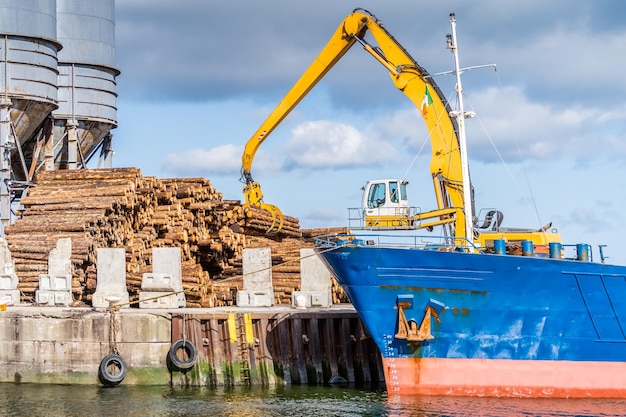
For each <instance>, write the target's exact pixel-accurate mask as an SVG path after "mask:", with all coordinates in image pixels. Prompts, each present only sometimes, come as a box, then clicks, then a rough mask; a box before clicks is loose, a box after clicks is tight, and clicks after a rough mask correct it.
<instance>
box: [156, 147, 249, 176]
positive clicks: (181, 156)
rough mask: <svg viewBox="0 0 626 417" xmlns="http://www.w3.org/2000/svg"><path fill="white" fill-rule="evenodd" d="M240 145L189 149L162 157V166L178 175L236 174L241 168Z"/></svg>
mask: <svg viewBox="0 0 626 417" xmlns="http://www.w3.org/2000/svg"><path fill="white" fill-rule="evenodd" d="M241 153H242V147H240V146H235V145H221V146H217V147H215V148H212V149H209V150H205V149H201V148H195V149H189V150H187V151H185V152H182V153H170V154H167V155H165V157H164V158H163V168H164V169H166V170H168V171H172V172H175V173H177V174H180V175H197V174H201V173H202V174H207V173H215V174H236V173H238V172H239V171H240V169H241Z"/></svg>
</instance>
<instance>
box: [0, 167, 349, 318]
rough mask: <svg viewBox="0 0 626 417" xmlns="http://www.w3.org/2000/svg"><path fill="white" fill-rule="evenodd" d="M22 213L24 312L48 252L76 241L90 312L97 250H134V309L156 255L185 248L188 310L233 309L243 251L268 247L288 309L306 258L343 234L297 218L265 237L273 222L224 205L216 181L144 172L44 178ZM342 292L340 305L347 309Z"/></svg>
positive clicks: (278, 297) (19, 259)
mask: <svg viewBox="0 0 626 417" xmlns="http://www.w3.org/2000/svg"><path fill="white" fill-rule="evenodd" d="M21 204H22V206H23V209H21V210H20V211H19V212H18V214H17V220H16V221H15V223H14V224H13V225H11V226H8V227H7V228H6V230H5V235H6V239H7V243H8V245H9V249H10V251H11V255H12V256H13V260H14V262H15V271H16V274H17V275H18V278H19V287H18V288H19V289H20V290H21V292H22V295H23V301H25V302H28V301H32V300H33V299H34V293H35V290H36V289H37V287H38V283H39V275H40V274H45V273H47V269H48V264H47V261H48V254H49V252H50V250H52V249H53V248H54V247H55V246H56V242H57V240H58V239H60V238H66V237H69V238H71V239H72V264H73V280H72V292H73V293H74V298H75V299H76V300H77V303H86V304H89V303H90V300H91V297H92V295H93V293H94V291H95V289H96V282H97V281H96V277H97V271H96V253H97V248H99V247H103V248H125V249H126V271H127V272H126V277H127V287H128V289H129V292H130V295H131V300H137V298H138V291H139V290H140V288H141V279H142V276H143V273H145V272H151V271H152V266H151V264H152V259H151V258H152V256H151V255H152V248H154V247H171V246H176V247H180V248H181V256H182V266H183V270H182V276H183V288H184V290H185V295H186V299H187V306H188V307H214V306H220V305H232V304H234V301H235V293H236V290H237V289H241V288H242V282H243V277H242V268H241V259H242V250H243V248H244V247H268V246H269V247H271V249H272V263H273V265H275V268H274V270H273V272H272V274H273V284H274V288H275V302H276V303H277V304H286V303H290V302H291V293H292V292H293V291H294V290H298V289H299V286H300V264H299V261H298V259H299V250H300V248H304V247H312V246H313V243H312V239H311V238H312V237H314V236H315V235H320V234H326V233H329V232H345V229H340V230H334V229H332V230H331V229H316V230H305V231H303V230H301V229H300V226H299V221H298V219H297V218H295V217H289V216H285V218H284V223H283V227H282V229H281V231H280V232H279V233H277V234H274V235H266V230H267V228H268V226H269V225H271V224H272V222H273V219H272V217H271V215H270V214H269V213H267V212H265V211H263V210H260V209H257V208H254V207H252V208H250V207H246V208H244V207H242V205H241V203H240V202H239V201H238V200H224V199H223V198H222V194H221V193H219V192H217V191H216V190H215V188H214V187H213V186H212V185H211V183H210V182H209V181H208V180H206V179H204V178H174V179H157V178H155V177H144V176H142V174H141V172H140V170H139V169H137V168H115V169H97V170H63V171H49V172H43V173H40V174H38V177H37V181H36V186H34V187H32V188H31V189H30V190H29V193H28V195H27V196H26V197H24V198H22V200H21ZM303 235H304V237H303ZM334 287H335V291H334V292H333V297H334V298H335V301H336V302H346V301H347V300H346V298H345V295H344V294H343V292H342V291H341V290H340V289H339V288H338V287H337V286H336V285H335V286H334Z"/></svg>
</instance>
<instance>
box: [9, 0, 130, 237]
mask: <svg viewBox="0 0 626 417" xmlns="http://www.w3.org/2000/svg"><path fill="white" fill-rule="evenodd" d="M0 36H1V39H0V221H1V223H2V234H4V232H3V230H4V227H6V226H7V225H9V224H10V223H11V211H12V207H13V206H14V205H15V204H16V203H17V202H19V200H20V199H21V197H22V196H24V195H25V194H26V191H27V190H28V187H29V186H31V185H32V181H33V178H34V176H35V175H36V173H37V172H39V171H41V170H57V169H78V168H85V167H86V164H87V162H88V161H89V160H90V159H91V158H92V157H93V156H94V155H95V154H96V152H97V151H98V150H99V149H100V150H101V152H100V157H101V159H102V160H101V163H102V166H103V167H110V166H111V155H112V151H111V133H110V132H111V130H112V129H113V128H115V127H116V126H117V121H116V110H117V109H116V98H117V94H116V77H117V76H118V75H119V71H118V70H117V69H116V68H115V0H99V1H97V2H85V1H81V0H49V1H45V2H42V1H38V0H4V1H3V2H2V4H0Z"/></svg>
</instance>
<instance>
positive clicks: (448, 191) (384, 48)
mask: <svg viewBox="0 0 626 417" xmlns="http://www.w3.org/2000/svg"><path fill="white" fill-rule="evenodd" d="M368 31H369V32H370V33H371V35H372V37H373V38H374V39H375V40H376V42H377V43H378V46H372V45H370V44H369V43H368V42H367V41H366V40H365V35H366V33H367V32H368ZM357 42H358V43H360V44H361V45H362V46H363V48H364V49H365V50H366V51H367V52H369V53H370V54H371V55H372V56H373V57H374V58H375V59H376V60H377V61H378V62H380V63H381V64H382V65H383V66H384V67H385V68H386V69H387V70H388V71H389V74H390V76H391V79H392V81H393V83H394V85H395V86H396V88H398V89H399V90H400V91H402V92H403V93H404V94H405V95H406V96H407V97H408V98H409V99H410V100H411V101H412V102H413V103H414V104H415V106H416V107H417V108H418V109H420V111H421V112H422V115H423V118H424V121H425V122H426V126H427V128H428V132H429V135H430V140H431V145H432V159H431V164H430V169H431V173H432V176H433V183H434V186H435V195H436V199H437V206H438V209H446V208H457V209H461V210H457V213H458V214H457V218H456V221H455V223H456V226H454V225H453V226H452V227H453V228H454V230H453V231H452V232H453V234H454V235H456V236H465V230H464V229H465V219H464V214H463V210H462V208H463V185H462V176H461V175H462V174H461V155H460V151H459V141H458V137H457V128H456V123H455V122H454V120H453V119H452V118H451V117H450V111H451V110H452V109H451V108H450V107H449V105H448V103H447V101H446V99H445V97H444V96H443V95H442V94H441V91H440V90H439V87H437V85H436V84H435V82H434V81H433V80H432V78H431V77H430V75H429V74H428V72H427V71H426V70H425V69H424V68H422V67H421V66H420V65H419V64H418V63H417V62H416V61H415V60H414V59H413V58H412V57H411V56H410V55H409V54H408V52H407V51H406V50H405V49H404V48H403V47H402V46H401V45H400V44H399V43H398V42H397V41H396V40H395V38H394V37H393V36H392V35H391V34H389V32H387V30H386V29H385V28H384V27H383V25H382V23H381V22H380V21H379V20H378V19H377V18H376V17H375V16H374V15H372V14H371V13H369V12H367V11H366V10H363V9H355V10H354V12H353V13H352V14H350V15H349V16H348V17H346V18H345V19H344V20H343V22H341V24H340V25H339V27H338V28H337V30H336V31H335V33H334V34H333V36H332V37H331V39H330V41H329V42H328V43H327V44H326V46H325V47H324V49H323V50H322V51H321V52H320V54H319V55H318V56H317V58H315V60H314V61H313V63H312V64H311V65H310V66H309V67H308V68H307V70H306V71H305V72H304V73H303V74H302V76H301V77H300V79H298V81H297V82H296V83H295V84H294V86H293V87H292V88H291V89H290V90H289V92H288V93H287V95H285V97H284V98H283V99H282V100H281V102H280V103H279V104H278V105H277V106H276V108H275V109H274V110H273V111H272V113H270V115H269V116H268V117H267V119H266V120H265V121H264V122H263V123H262V124H261V126H260V127H259V129H258V130H257V131H256V132H255V133H254V135H252V137H251V138H250V139H249V140H248V142H247V143H246V146H245V148H244V152H243V156H242V167H241V175H242V182H244V183H245V186H244V187H243V192H244V198H245V203H244V204H246V205H256V206H259V207H261V208H263V209H265V210H268V211H270V213H272V216H273V218H274V219H275V221H274V224H273V225H272V228H278V229H280V225H282V214H281V213H280V210H278V208H277V207H276V206H272V205H270V204H266V203H264V202H263V194H262V192H261V188H260V185H259V184H258V183H257V182H255V181H254V180H253V178H252V174H251V169H252V162H253V160H254V155H255V154H256V152H257V150H258V149H259V147H260V146H261V144H262V143H263V141H265V139H267V137H268V136H269V134H270V133H271V132H272V131H273V130H274V129H275V128H276V127H277V126H278V124H279V123H280V122H282V120H283V119H284V118H285V117H287V115H288V114H289V113H290V112H291V111H292V110H293V109H294V108H295V107H296V106H297V105H298V103H299V102H300V101H301V100H302V99H303V98H304V97H305V96H306V95H307V94H308V92H309V91H311V89H313V87H315V85H316V84H317V83H318V82H319V81H320V80H321V79H322V78H323V77H324V75H326V73H328V71H330V69H331V68H333V66H334V65H335V64H336V63H337V62H338V61H339V60H340V59H341V58H342V57H343V55H344V54H345V53H346V52H347V51H348V50H349V49H350V48H351V47H352V46H353V45H354V44H355V43H357ZM277 222H278V223H279V225H278V226H276V223H277Z"/></svg>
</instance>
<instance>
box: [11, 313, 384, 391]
mask: <svg viewBox="0 0 626 417" xmlns="http://www.w3.org/2000/svg"><path fill="white" fill-rule="evenodd" d="M180 339H184V340H185V341H188V342H190V343H192V344H193V346H194V347H195V350H196V351H197V362H196V364H195V365H194V366H193V367H192V368H191V369H189V370H184V371H180V370H178V369H176V368H175V367H172V365H171V360H170V355H171V354H170V348H171V346H172V344H173V343H174V342H176V341H177V340H180ZM113 352H117V353H119V355H120V356H121V357H122V358H123V359H124V361H125V362H126V364H127V374H126V376H125V378H124V380H123V381H122V382H121V383H122V384H135V385H185V386H222V385H274V384H302V385H326V384H329V383H331V382H340V383H350V384H355V385H357V386H358V385H369V386H379V385H381V384H384V375H383V371H382V364H381V360H380V354H379V352H378V349H377V348H376V346H375V344H374V342H373V340H372V339H371V338H370V337H368V336H367V335H366V333H365V331H364V329H363V326H362V324H361V322H360V320H359V318H358V316H357V315H356V312H355V311H354V309H353V308H352V306H351V305H342V306H333V307H332V308H320V309H295V308H291V307H282V306H281V307H278V306H276V307H268V308H253V309H243V308H233V307H228V308H227V307H224V308H213V309H196V308H191V309H190V308H184V309H175V310H161V309H135V308H128V309H120V310H116V311H111V310H103V309H102V310H95V309H91V308H79V307H76V308H62V307H33V306H8V307H7V310H6V311H0V382H14V383H55V384H99V383H100V382H99V380H98V369H99V365H100V362H101V361H102V359H103V358H104V357H105V356H106V355H108V354H110V353H113ZM179 353H180V352H179ZM183 353H184V351H183Z"/></svg>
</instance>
